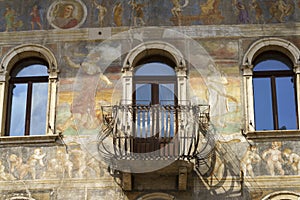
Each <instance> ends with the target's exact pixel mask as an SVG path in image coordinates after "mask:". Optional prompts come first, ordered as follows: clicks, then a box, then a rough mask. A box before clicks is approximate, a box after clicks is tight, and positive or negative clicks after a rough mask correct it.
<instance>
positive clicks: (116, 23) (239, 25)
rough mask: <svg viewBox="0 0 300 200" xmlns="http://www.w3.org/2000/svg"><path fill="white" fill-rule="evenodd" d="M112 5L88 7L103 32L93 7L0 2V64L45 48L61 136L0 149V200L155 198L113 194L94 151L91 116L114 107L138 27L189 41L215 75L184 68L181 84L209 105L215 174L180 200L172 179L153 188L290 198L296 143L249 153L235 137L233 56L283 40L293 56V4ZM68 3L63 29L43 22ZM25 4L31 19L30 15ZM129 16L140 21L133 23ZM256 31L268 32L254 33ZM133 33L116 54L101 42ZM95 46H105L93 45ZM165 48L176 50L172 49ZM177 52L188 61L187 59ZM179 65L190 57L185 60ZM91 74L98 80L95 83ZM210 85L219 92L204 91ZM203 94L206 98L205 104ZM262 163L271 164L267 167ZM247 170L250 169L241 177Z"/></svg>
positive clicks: (194, 194)
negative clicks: (51, 62) (54, 65)
mask: <svg viewBox="0 0 300 200" xmlns="http://www.w3.org/2000/svg"><path fill="white" fill-rule="evenodd" d="M118 2H119V1H118ZM118 2H117V1H102V2H100V1H96V4H100V3H101V4H102V5H103V6H104V7H106V9H107V11H106V12H105V14H104V18H103V23H102V24H99V21H98V14H99V9H98V8H97V6H96V4H95V3H94V1H80V0H73V1H71V0H65V1H41V2H37V1H29V2H28V1H25V0H18V1H13V0H12V1H0V16H3V17H2V18H1V19H0V20H1V21H0V24H1V26H0V31H2V33H0V58H2V57H3V56H4V55H5V54H6V53H7V52H8V51H10V50H11V49H12V48H14V47H15V46H17V45H20V44H23V43H37V44H41V45H45V46H46V47H47V48H49V49H50V50H51V51H52V52H53V53H54V54H55V56H56V59H57V61H58V67H59V70H60V74H59V87H58V100H57V111H56V113H57V116H56V130H55V131H56V133H62V135H63V136H64V137H63V138H62V139H61V140H60V141H58V142H57V144H52V145H50V146H45V145H43V144H34V145H25V146H22V145H2V144H0V198H1V199H10V198H13V197H17V196H24V197H28V198H30V197H31V198H34V199H109V198H110V199H136V198H139V197H141V196H142V195H143V194H148V193H152V192H157V191H158V190H159V189H157V184H158V183H157V181H156V180H152V181H149V184H148V185H144V186H143V185H135V187H134V188H135V190H134V191H133V192H124V191H122V190H121V188H120V186H119V185H118V184H119V183H120V182H119V181H120V180H119V178H118V176H117V175H116V174H114V175H113V176H117V177H116V179H114V178H113V176H112V175H111V174H109V172H108V170H107V167H108V166H107V164H106V163H105V161H104V160H103V159H102V158H101V157H100V155H99V153H98V149H97V143H98V137H97V136H98V134H99V133H100V132H101V127H102V116H101V112H100V108H101V106H102V105H109V104H117V103H118V102H120V101H121V99H122V97H121V94H122V84H121V82H120V79H121V75H122V74H121V68H122V66H123V62H124V56H125V55H126V54H127V53H128V51H127V49H131V48H133V47H134V46H137V45H138V44H140V43H142V42H144V41H147V40H152V39H153V37H149V36H147V34H144V32H143V30H144V28H146V26H170V27H169V28H171V29H172V30H176V31H179V32H180V33H182V34H184V35H187V36H188V38H189V39H191V40H193V41H196V43H197V44H199V46H201V47H202V48H203V49H204V50H205V53H207V55H209V57H210V59H211V60H212V61H213V63H214V68H213V70H215V71H213V70H212V71H209V68H205V71H206V73H205V77H204V76H203V74H201V73H199V70H198V68H197V65H195V64H194V63H189V64H188V66H189V69H190V70H189V79H188V85H189V91H190V97H191V98H192V99H196V101H197V102H199V103H209V104H211V106H212V110H211V114H212V116H211V120H212V129H213V130H214V131H215V133H216V140H217V141H218V145H220V146H221V147H220V149H221V150H224V149H225V150H226V152H223V153H222V152H219V153H218V154H217V159H216V161H215V162H216V166H217V167H215V170H214V171H213V173H212V174H211V175H210V176H208V177H206V178H204V179H203V178H199V177H198V174H197V173H195V172H191V173H190V174H189V182H188V190H187V191H186V192H179V191H177V190H176V187H177V186H176V185H174V184H175V183H174V180H173V179H176V177H175V178H174V177H171V178H170V177H169V179H168V177H165V178H164V177H162V176H161V175H158V178H159V179H160V180H165V182H164V183H165V185H167V184H168V180H169V181H170V183H169V184H170V185H169V186H170V188H167V189H166V190H165V191H164V192H166V193H168V194H170V195H173V196H175V197H176V198H177V199H199V198H200V199H202V198H204V197H205V198H209V199H216V198H223V197H224V196H222V195H229V196H235V194H237V196H238V197H237V198H241V199H248V196H247V195H246V194H245V195H244V196H239V195H241V193H240V186H241V184H240V183H241V181H243V182H244V183H245V184H246V186H247V187H248V188H250V190H251V191H253V193H254V194H256V196H255V195H254V196H252V198H253V199H255V198H257V199H260V198H261V197H262V196H264V195H267V194H269V193H271V192H274V190H291V191H294V192H296V193H297V192H299V191H300V185H299V175H300V174H299V172H298V171H297V170H295V169H296V167H298V166H295V163H294V164H292V163H291V162H289V156H291V155H294V156H295V155H298V154H299V153H300V146H299V144H298V141H294V140H293V139H290V140H284V141H277V140H272V141H267V142H265V141H259V142H256V141H255V142H254V143H253V144H254V147H253V148H249V144H248V143H247V141H246V140H245V138H244V136H243V135H242V134H241V129H243V128H244V121H243V119H244V109H243V107H244V102H243V89H242V88H243V85H242V76H241V60H242V57H243V55H244V53H245V52H246V51H247V49H248V48H249V46H250V45H251V44H252V43H253V42H254V41H256V40H257V39H259V38H261V37H272V36H276V37H280V38H284V39H286V40H289V41H291V42H292V43H294V44H295V45H296V46H297V47H300V38H299V32H298V29H299V24H298V23H297V22H298V21H299V16H298V13H299V12H298V11H299V7H298V4H299V2H298V1H291V0H287V1H251V2H250V1H227V0H226V1H219V0H216V1H210V0H208V1H202V0H199V1H186V2H187V3H188V4H187V6H185V7H182V8H181V7H180V9H179V10H178V9H177V11H180V12H181V13H180V17H179V18H175V17H174V13H173V14H172V9H173V8H174V7H175V8H176V6H175V4H174V3H173V2H176V1H169V0H164V1H137V3H141V4H142V7H141V9H142V10H140V11H135V12H134V11H133V8H132V6H131V5H130V4H128V2H127V1H120V3H121V4H120V5H121V6H122V12H121V14H120V13H119V14H118V15H117V13H114V7H115V6H116V5H117V4H118ZM256 2H257V3H258V5H257V4H256ZM69 3H71V4H73V5H75V7H76V8H77V10H76V13H75V14H76V17H77V21H78V23H77V24H76V25H73V27H70V28H59V27H58V26H59V25H57V24H56V25H55V24H53V23H54V21H52V20H54V19H53V18H55V16H56V15H58V13H59V12H61V8H62V5H63V4H69ZM184 3H185V2H184V1H180V4H182V5H183V4H184ZM280 4H281V6H279V5H280ZM34 5H37V11H32V8H33V7H34ZM98 6H99V5H98ZM258 6H260V8H261V9H259V7H258ZM99 8H100V7H99ZM11 9H12V10H14V11H12V10H11ZM102 9H103V8H102ZM115 9H116V8H115ZM174 11H176V9H173V12H174ZM34 12H36V14H37V13H38V14H40V17H41V18H40V23H41V29H42V31H37V30H38V29H39V28H40V27H39V25H38V24H37V21H38V19H37V18H35V20H36V21H35V22H34V23H33V25H34V27H33V29H34V31H32V30H31V29H32V26H31V25H32V24H31V22H32V20H33V19H32V15H31V13H34ZM138 13H139V16H137V15H138ZM157 13H159V14H157ZM178 13H179V12H178ZM142 14H143V15H142ZM9 15H10V16H9ZM134 16H136V17H141V18H137V22H136V24H135V18H134ZM212 16H214V17H212ZM141 19H142V20H141ZM266 22H268V23H269V24H264V23H266ZM282 22H286V23H282ZM207 24H214V25H210V26H206V25H207ZM245 24H249V25H245ZM141 25H143V26H141ZM172 25H176V26H174V27H172ZM177 25H193V26H177ZM195 25H197V26H195ZM198 25H199V26H198ZM136 26H138V27H142V28H141V29H140V31H138V32H133V34H132V36H133V38H130V39H132V41H133V42H132V46H131V47H128V46H126V45H127V43H126V42H124V44H123V43H122V42H121V43H119V42H118V41H120V40H111V38H110V36H112V35H118V34H120V33H121V34H122V32H126V31H128V30H131V28H132V27H136ZM102 27H105V28H102ZM62 29H65V30H62ZM67 29H68V30H67ZM100 32H101V33H100ZM126 39H127V38H126ZM103 41H112V42H107V43H101V42H103ZM116 41H117V42H116ZM174 44H178V46H179V47H182V46H180V45H181V44H180V42H178V43H176V42H174ZM184 47H185V46H184ZM124 49H125V50H124ZM183 53H184V54H185V55H193V53H192V52H183ZM189 53H190V54H189ZM99 56H100V57H101V58H100V59H99ZM197 56H198V55H195V57H196V59H197ZM189 59H193V58H191V57H189V58H187V61H189ZM100 61H102V62H100ZM106 61H107V62H108V63H105V62H106ZM85 62H89V63H96V66H97V67H96V68H82V67H80V66H79V65H80V64H82V63H85ZM201 62H202V60H201V59H200V60H199V63H201ZM78 67H79V68H78ZM98 70H100V71H101V72H102V73H103V74H104V75H105V77H99V71H98ZM213 80H217V82H214V81H213ZM210 84H214V85H213V86H216V87H217V88H219V90H218V91H209V89H208V88H211V87H210V86H212V85H210ZM214 92H215V93H214ZM209 94H215V95H212V96H211V97H210V96H209ZM216 95H217V96H216ZM213 98H216V99H214V100H213ZM214 109H215V110H214ZM226 156H227V157H226ZM272 156H277V157H279V158H280V159H279V160H278V161H276V162H275V161H273V160H272ZM249 165H251V167H252V170H250V168H247V166H248V167H249ZM272 167H274V169H273V168H272ZM245 168H247V169H248V170H246V171H247V173H246V174H245V175H246V177H244V180H240V178H239V175H240V174H239V173H240V170H241V169H245ZM141 179H142V178H140V179H139V180H136V182H135V183H137V182H138V181H140V180H141ZM166 180H167V181H166ZM279 183H280V184H281V185H280V184H279ZM151 184H153V185H152V186H153V187H152V186H151ZM173 186H174V187H173ZM149 188H150V189H149ZM151 188H154V189H151ZM245 190H246V189H245ZM245 193H246V192H245ZM219 195H220V196H219Z"/></svg>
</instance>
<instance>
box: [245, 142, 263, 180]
mask: <svg viewBox="0 0 300 200" xmlns="http://www.w3.org/2000/svg"><path fill="white" fill-rule="evenodd" d="M260 161H261V158H260V156H259V155H258V154H257V147H256V146H249V147H248V148H247V151H246V153H245V154H244V156H243V157H242V159H241V164H240V165H241V170H242V171H243V172H244V176H247V174H249V175H250V176H251V177H254V172H253V166H252V165H253V164H257V163H259V162H260Z"/></svg>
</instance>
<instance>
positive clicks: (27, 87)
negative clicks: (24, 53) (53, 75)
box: [5, 58, 48, 136]
mask: <svg viewBox="0 0 300 200" xmlns="http://www.w3.org/2000/svg"><path fill="white" fill-rule="evenodd" d="M8 88H9V89H8V91H9V92H8V101H7V108H8V111H7V121H6V122H7V124H6V131H5V133H6V135H9V136H23V135H44V134H45V133H46V126H47V124H46V119H47V102H48V67H47V63H46V62H45V61H43V60H41V59H38V58H31V59H29V60H20V61H19V62H18V63H17V64H16V65H15V66H14V68H13V69H12V70H11V72H10V80H9V86H8Z"/></svg>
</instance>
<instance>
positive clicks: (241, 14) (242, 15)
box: [233, 0, 250, 24]
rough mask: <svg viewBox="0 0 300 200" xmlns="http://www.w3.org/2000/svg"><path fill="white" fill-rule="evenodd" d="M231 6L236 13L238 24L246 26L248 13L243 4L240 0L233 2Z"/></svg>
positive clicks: (248, 19) (248, 20)
mask: <svg viewBox="0 0 300 200" xmlns="http://www.w3.org/2000/svg"><path fill="white" fill-rule="evenodd" d="M233 6H234V8H235V9H236V11H237V15H238V20H239V23H242V24H247V23H249V22H250V18H249V15H248V11H247V9H246V6H245V4H243V3H242V2H241V1H240V0H238V1H237V0H234V1H233Z"/></svg>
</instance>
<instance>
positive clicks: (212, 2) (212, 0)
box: [200, 0, 224, 24]
mask: <svg viewBox="0 0 300 200" xmlns="http://www.w3.org/2000/svg"><path fill="white" fill-rule="evenodd" d="M219 5H220V0H207V2H206V3H202V4H200V10H201V13H200V17H201V19H202V21H203V23H204V24H219V23H221V21H222V20H223V19H224V17H223V16H222V15H221V12H220V11H219Z"/></svg>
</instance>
